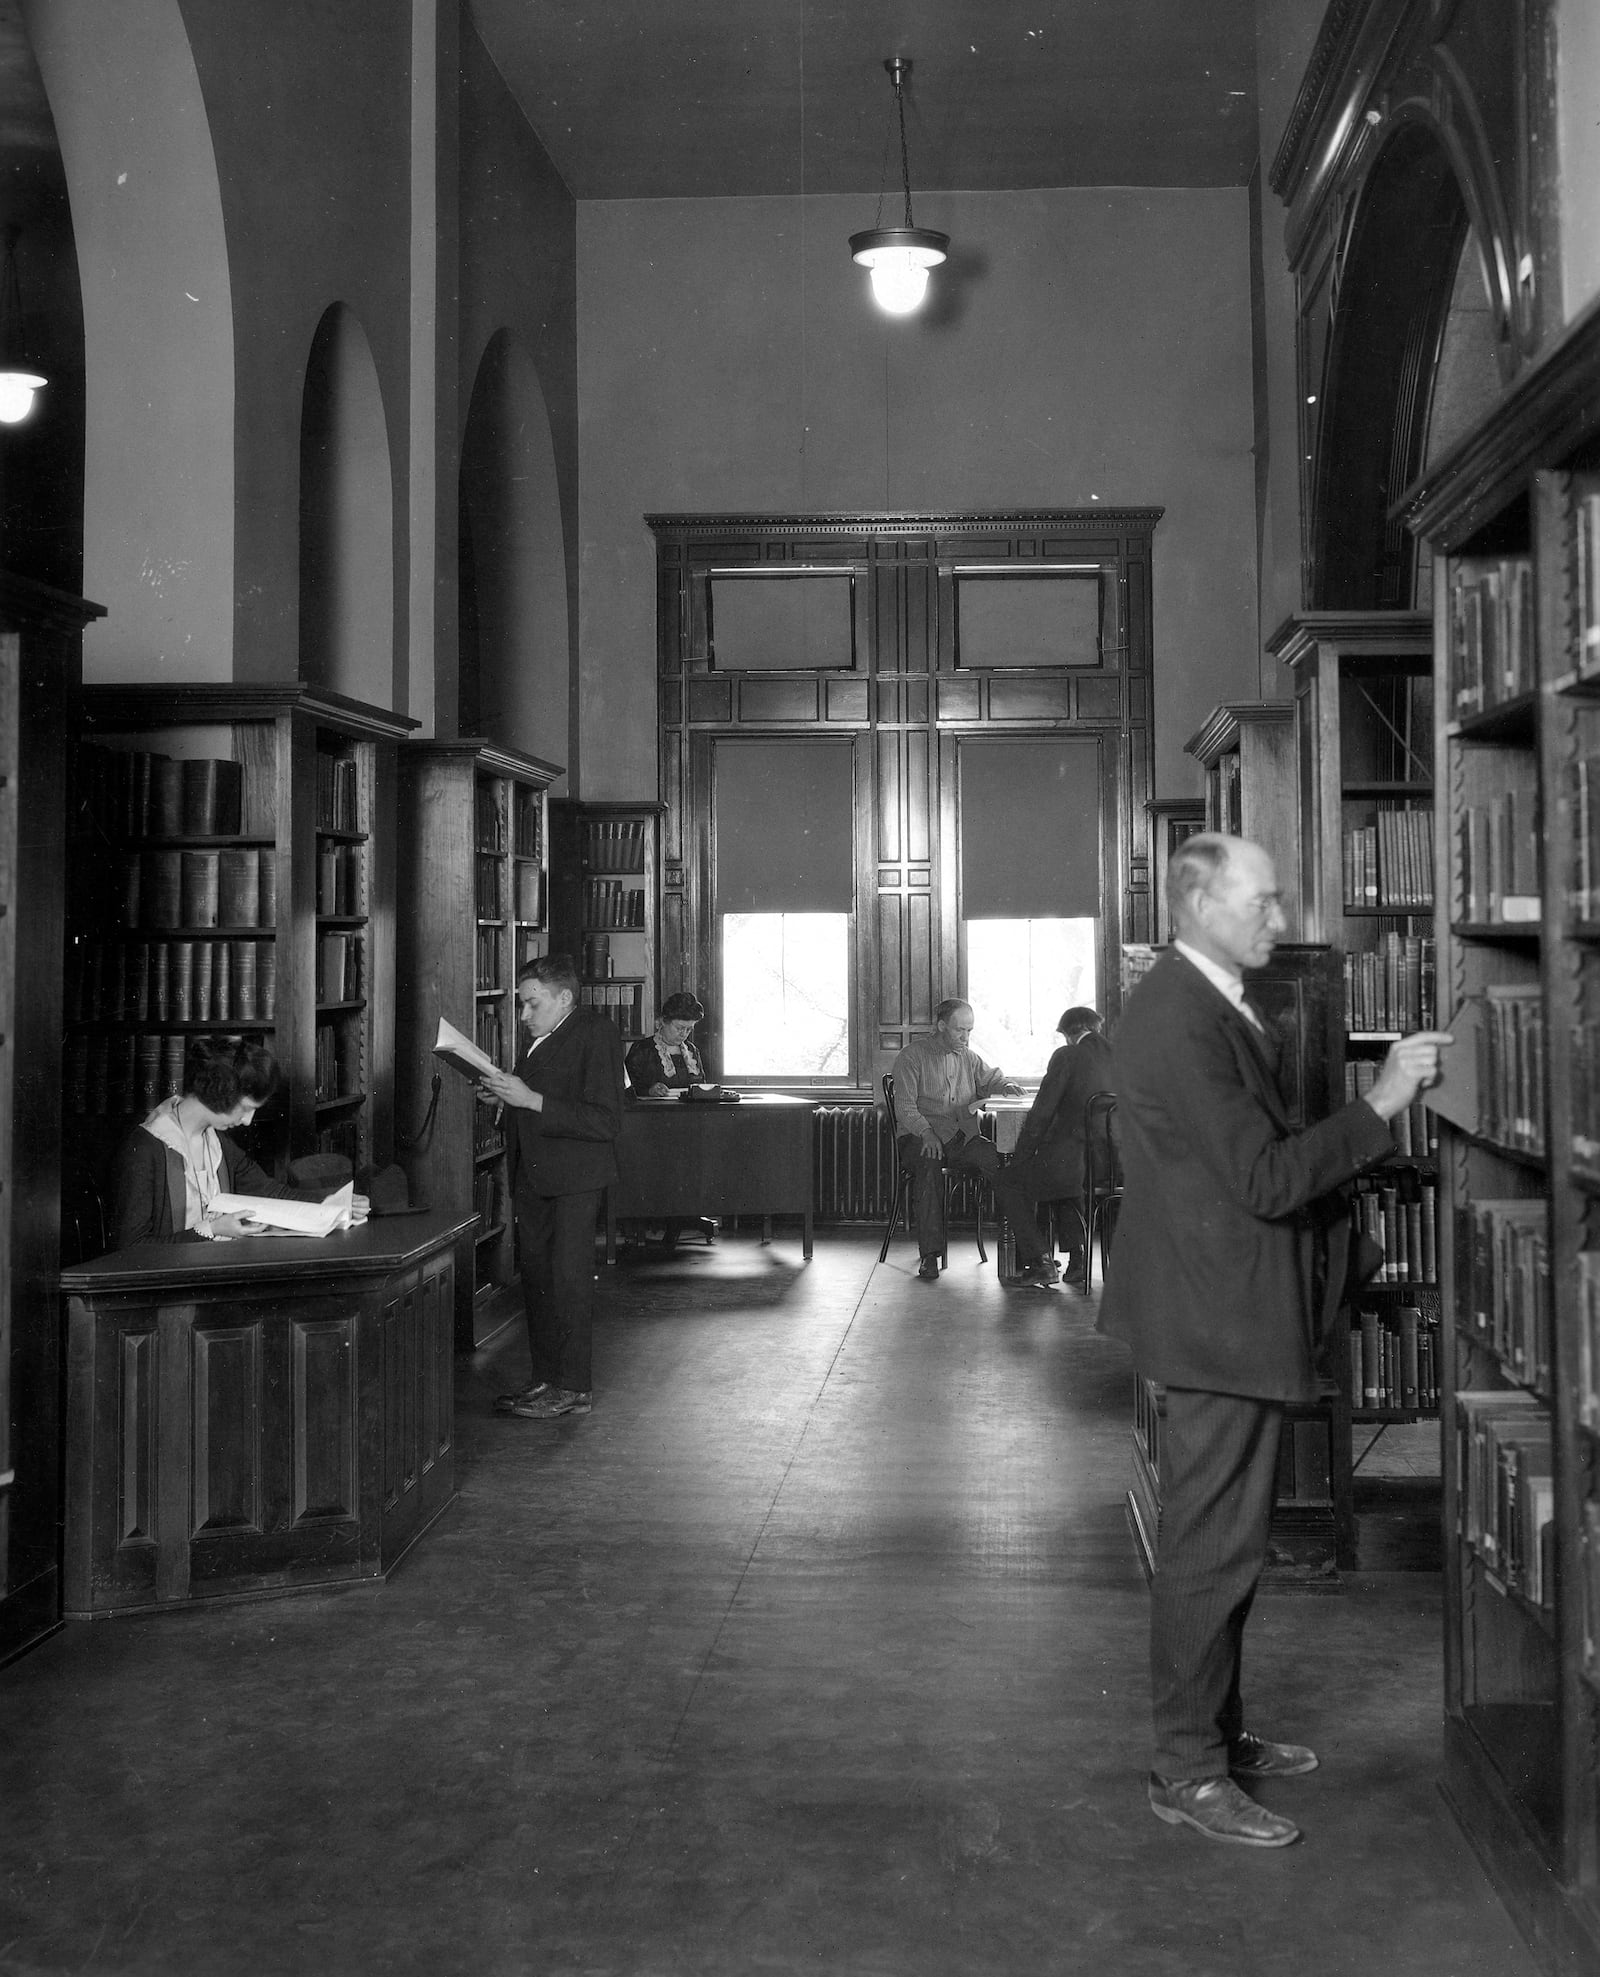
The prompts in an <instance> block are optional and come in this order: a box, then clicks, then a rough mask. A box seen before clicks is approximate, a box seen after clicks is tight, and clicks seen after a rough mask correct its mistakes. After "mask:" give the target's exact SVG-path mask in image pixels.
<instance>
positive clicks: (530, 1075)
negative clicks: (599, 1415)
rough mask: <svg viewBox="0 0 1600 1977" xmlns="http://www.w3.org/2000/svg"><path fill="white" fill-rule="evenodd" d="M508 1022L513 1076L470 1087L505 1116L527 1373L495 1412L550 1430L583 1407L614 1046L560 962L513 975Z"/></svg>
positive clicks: (613, 1115) (608, 1150) (589, 1389)
mask: <svg viewBox="0 0 1600 1977" xmlns="http://www.w3.org/2000/svg"><path fill="white" fill-rule="evenodd" d="M517 1020H518V1022H519V1023H520V1024H521V1026H522V1029H523V1032H524V1034H525V1037H526V1043H525V1046H524V1048H523V1050H522V1052H521V1054H520V1055H519V1057H518V1059H517V1068H516V1071H515V1072H514V1073H511V1072H506V1071H498V1070H496V1071H484V1072H482V1073H480V1088H481V1090H482V1091H483V1094H484V1096H485V1097H486V1098H490V1099H494V1100H495V1101H497V1102H498V1103H499V1104H501V1105H503V1106H504V1107H505V1108H506V1113H505V1126H506V1147H507V1162H508V1165H509V1167H510V1170H511V1196H512V1200H513V1202H514V1203H515V1206H516V1213H517V1242H518V1247H519V1249H520V1251H521V1257H522V1291H523V1297H524V1300H525V1302H526V1306H527V1316H528V1353H529V1358H530V1359H531V1361H532V1368H531V1372H530V1375H529V1384H528V1385H527V1386H526V1387H524V1388H522V1389H521V1391H520V1392H517V1393H510V1394H502V1395H501V1396H500V1398H499V1399H498V1400H497V1401H496V1402H495V1406H496V1407H497V1408H498V1409H499V1410H500V1412H501V1413H503V1414H515V1415H517V1416H518V1417H519V1419H521V1420H524V1421H554V1420H558V1419H560V1418H561V1417H562V1416H563V1415H567V1414H587V1413H588V1412H589V1409H590V1406H591V1404H592V1396H593V1378H592V1375H591V1372H590V1330H591V1324H592V1320H593V1315H594V1230H595V1220H596V1217H597V1216H598V1214H599V1210H600V1199H601V1196H602V1195H603V1194H604V1192H605V1190H606V1188H607V1187H608V1186H609V1185H610V1183H611V1182H612V1181H613V1180H615V1179H616V1175H617V1154H616V1141H617V1135H618V1134H619V1133H620V1132H621V1131H622V1086H623V1077H622V1038H621V1036H620V1035H619V1034H618V1032H617V1027H616V1025H615V1024H614V1023H613V1022H612V1021H611V1019H610V1018H609V1017H607V1016H602V1015H601V1014H600V1012H599V1011H598V1010H595V1009H585V1008H581V1007H580V1006H579V1004H578V976H577V971H576V970H575V969H574V967H573V965H572V961H571V958H570V956H568V955H565V954H546V955H542V956H540V958H539V959H538V960H537V961H531V962H529V964H528V965H527V967H525V968H524V969H523V970H522V972H521V974H520V975H519V976H518V977H517Z"/></svg>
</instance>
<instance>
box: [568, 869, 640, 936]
mask: <svg viewBox="0 0 1600 1977" xmlns="http://www.w3.org/2000/svg"><path fill="white" fill-rule="evenodd" d="M583 923H584V925H585V926H586V927H642V926H643V925H644V889H643V887H641V886H625V885H623V884H622V882H621V881H620V880H619V879H589V880H587V881H586V882H585V884H584V888H583Z"/></svg>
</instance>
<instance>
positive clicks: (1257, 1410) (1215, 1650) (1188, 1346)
mask: <svg viewBox="0 0 1600 1977" xmlns="http://www.w3.org/2000/svg"><path fill="white" fill-rule="evenodd" d="M1168 885H1169V891H1170V896H1171V900H1172V908H1173V925H1174V929H1175V940H1174V943H1173V946H1172V948H1171V949H1169V950H1168V951H1167V952H1166V953H1165V954H1164V955H1163V956H1162V957H1161V959H1160V960H1159V961H1158V962H1157V963H1156V965H1155V967H1154V968H1153V969H1152V970H1151V971H1150V973H1149V974H1148V975H1147V976H1146V977H1145V978H1144V980H1143V981H1142V982H1140V984H1139V985H1138V987H1137V988H1136V989H1135V990H1134V992H1133V994H1132V996H1131V997H1130V998H1129V1001H1128V1005H1127V1008H1126V1010H1125V1011H1124V1013H1123V1017H1122V1022H1121V1026H1120V1028H1119V1031H1118V1035H1117V1042H1116V1049H1115V1053H1114V1063H1115V1085H1116V1092H1117V1111H1118V1117H1119V1119H1120V1120H1121V1138H1122V1157H1123V1173H1124V1194H1123V1201H1122V1217H1121V1222H1120V1225H1119V1227H1118V1231H1117V1242H1116V1248H1115V1250H1114V1251H1113V1253H1112V1257H1111V1262H1110V1267H1109V1269H1108V1271H1107V1278H1106V1291H1105V1301H1104V1305H1103V1307H1102V1311H1101V1316H1100V1329H1101V1330H1102V1331H1104V1332H1108V1333H1109V1334H1110V1335H1111V1336H1112V1337H1113V1338H1119V1339H1124V1340H1126V1341H1127V1343H1128V1344H1129V1345H1130V1346H1131V1347H1132V1348H1133V1356H1134V1363H1135V1365H1136V1366H1137V1368H1138V1370H1139V1371H1140V1373H1142V1374H1144V1375H1146V1376H1147V1377H1148V1378H1150V1379H1153V1380H1158V1381H1160V1382H1161V1383H1162V1384H1163V1385H1164V1386H1165V1388H1166V1390H1167V1412H1166V1418H1165V1421H1164V1424H1163V1434H1162V1445H1161V1528H1160V1536H1159V1540H1158V1544H1157V1560H1156V1573H1155V1579H1154V1581H1153V1583H1152V1586H1151V1601H1150V1672H1151V1689H1152V1701H1153V1705H1154V1712H1153V1713H1154V1726H1155V1756H1154V1760H1153V1763H1152V1767H1151V1775H1150V1785H1149V1794H1150V1805H1151V1809H1152V1810H1153V1811H1154V1812H1155V1814H1156V1816H1157V1817H1158V1818H1160V1819H1163V1820H1166V1821H1168V1822H1169V1823H1173V1824H1184V1825H1188V1826H1192V1827H1194V1828H1196V1829H1197V1830H1198V1831H1199V1832H1201V1833H1204V1834H1205V1835H1206V1836H1207V1837H1208V1838H1210V1839H1215V1840H1228V1841H1233V1842H1235V1843H1238V1844H1241V1845H1245V1846H1258V1847H1278V1846H1287V1845H1289V1844H1290V1842H1291V1841H1293V1840H1296V1839H1298V1838H1299V1829H1298V1828H1297V1827H1296V1826H1295V1825H1294V1824H1293V1823H1292V1822H1291V1821H1290V1820H1288V1819H1284V1818H1281V1817H1280V1816H1279V1815H1278V1814H1277V1813H1274V1812H1270V1811H1268V1810H1267V1809H1266V1808H1265V1807H1264V1806H1260V1805H1258V1804H1256V1802H1255V1801H1254V1800H1253V1799H1251V1798H1249V1797H1248V1796H1247V1795H1246V1794H1245V1793H1244V1792H1243V1791H1241V1790H1240V1788H1239V1786H1238V1784H1237V1783H1236V1782H1235V1780H1236V1779H1238V1778H1246V1779H1252V1778H1267V1777H1279V1776H1290V1775H1293V1774H1295V1773H1298V1772H1305V1771H1310V1770H1313V1769H1315V1767H1316V1763H1317V1759H1316V1756H1315V1755H1314V1753H1313V1752H1311V1751H1309V1750H1307V1749H1306V1748H1305V1747H1304V1746H1303V1745H1300V1744H1278V1743H1271V1742H1269V1741H1267V1740H1266V1739H1265V1738H1263V1737H1259V1736H1257V1735H1255V1734H1254V1733H1253V1732H1252V1731H1251V1730H1249V1729H1248V1728H1247V1727H1246V1725H1245V1721H1244V1714H1243V1708H1242V1704H1241V1701H1240V1693H1239V1669H1240V1649H1241V1645H1242V1641H1243V1634H1244V1625H1245V1620H1246V1618H1247V1617H1248V1615H1249V1612H1250V1605H1251V1601H1252V1600H1253V1598H1254V1596H1255V1589H1256V1583H1257V1580H1258V1579H1259V1577H1260V1575H1261V1569H1262V1566H1263V1565H1264V1563H1265V1562H1266V1552H1267V1532H1268V1526H1269V1524H1270V1521H1271V1516H1272V1499H1273V1483H1274V1477H1275V1474H1276V1470H1277V1458H1278V1437H1279V1430H1280V1428H1281V1426H1282V1422H1283V1413H1284V1409H1285V1407H1286V1406H1287V1405H1288V1404H1290V1403H1291V1402H1298V1401H1309V1400H1314V1399H1315V1398H1316V1394H1317V1381H1316V1377H1315V1374H1314V1372H1313V1359H1314V1355H1315V1351H1316V1347H1317V1343H1318V1341H1317V1339H1316V1337H1315V1332H1316V1328H1317V1319H1318V1311H1317V1309H1316V1298H1315V1295H1314V1281H1315V1264H1316V1257H1315V1245H1316V1240H1317V1237H1316V1229H1315V1226H1314V1222H1315V1217H1314V1216H1313V1214H1312V1212H1311V1211H1312V1209H1313V1205H1314V1204H1315V1203H1316V1202H1317V1201H1318V1199H1319V1197H1322V1196H1326V1195H1327V1194H1329V1193H1330V1191H1332V1190H1334V1189H1336V1188H1338V1187H1339V1185H1340V1184H1341V1183H1342V1182H1344V1181H1346V1180H1348V1179H1349V1178H1350V1177H1351V1176H1352V1175H1354V1174H1356V1173H1358V1172H1359V1171H1360V1170H1361V1169H1362V1168H1363V1167H1366V1166H1369V1165H1370V1164H1371V1163H1372V1162H1374V1161H1376V1160H1381V1159H1382V1158H1383V1156H1384V1155H1385V1154H1386V1153H1388V1152H1389V1151H1391V1149H1392V1145H1393V1140H1392V1137H1391V1134H1390V1131H1389V1124H1388V1122H1389V1121H1390V1120H1391V1119H1393V1118H1394V1117H1395V1115H1396V1114H1397V1113H1398V1112H1401V1111H1402V1110H1404V1108H1405V1107H1406V1106H1408V1105H1409V1104H1410V1103H1411V1101H1412V1100H1413V1099H1414V1098H1415V1097H1416V1095H1417V1092H1418V1091H1419V1090H1420V1089H1421V1088H1422V1087H1423V1086H1424V1085H1426V1084H1428V1083H1429V1082H1431V1081H1432V1079H1433V1078H1434V1077H1436V1076H1437V1073H1438V1060H1439V1045H1440V1043H1441V1042H1444V1041H1447V1039H1445V1038H1443V1037H1441V1036H1440V1035H1438V1034H1437V1033H1432V1032H1419V1033H1418V1034H1417V1035H1415V1036H1411V1037H1407V1038H1405V1039H1403V1040H1402V1041H1401V1042H1400V1043H1397V1044H1395V1045H1394V1047H1393V1048H1392V1049H1391V1050H1390V1052H1389V1055H1388V1058H1387V1059H1386V1060H1385V1063H1384V1065H1383V1068H1382V1070H1381V1072H1380V1073H1379V1076H1378V1080H1377V1082H1376V1083H1375V1084H1374V1085H1373V1087H1372V1090H1371V1091H1370V1092H1368V1093H1367V1095H1366V1096H1365V1097H1364V1098H1361V1099H1358V1100H1356V1102H1355V1103H1354V1104H1351V1105H1347V1106H1345V1107H1344V1109H1343V1110H1342V1111H1340V1112H1336V1113H1335V1114H1334V1115H1333V1117H1332V1118H1330V1119H1325V1120H1323V1121H1322V1122H1321V1123H1319V1124H1317V1125H1313V1126H1309V1127H1307V1128H1305V1129H1304V1130H1303V1131H1299V1132H1296V1131H1295V1130H1294V1129H1293V1128H1292V1127H1291V1125H1290V1122H1289V1117H1288V1113H1287V1111H1286V1110H1285V1107H1284V1103H1283V1098H1282V1095H1281V1093H1280V1091H1279V1088H1278V1083H1277V1079H1276V1076H1275V1062H1276V1060H1275V1052H1274V1049H1273V1046H1272V1044H1271V1042H1270V1040H1269V1039H1268V1037H1267V1036H1266V1034H1265V1032H1264V1030H1263V1028H1262V1025H1261V1021H1260V1017H1259V1016H1258V1014H1257V1013H1256V1012H1255V1011H1254V1010H1252V1008H1251V1007H1250V1004H1249V1002H1248V1000H1247V999H1246V996H1245V992H1244V980H1243V975H1244V971H1245V969H1247V968H1259V967H1261V966H1263V965H1264V964H1265V963H1266V961H1267V960H1268V959H1269V957H1270V956H1271V953H1272V949H1273V946H1274V945H1275V943H1276V941H1277V939H1278V937H1279V936H1280V935H1281V934H1282V932H1283V930H1284V926H1285V920H1284V915H1283V909H1282V906H1281V904H1280V902H1279V894H1278V886H1277V878H1276V876H1275V874H1274V871H1273V865H1272V860H1271V859H1270V858H1269V857H1268V856H1267V854H1266V852H1264V851H1263V850H1262V849H1261V847H1260V846H1259V845H1256V844H1251V843H1249V842H1247V841H1246V840H1244V839H1242V838H1230V837H1222V836H1218V835H1213V834H1210V833H1206V834H1202V835H1200V836H1196V837H1192V838H1190V839H1188V841H1187V842H1186V843H1184V844H1183V845H1181V846H1180V847H1179V849H1178V850H1177V852H1176V853H1175V854H1174V855H1173V859H1172V863H1171V866H1170V868H1169V879H1168Z"/></svg>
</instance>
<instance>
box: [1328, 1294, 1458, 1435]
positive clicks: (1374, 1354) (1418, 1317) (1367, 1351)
mask: <svg viewBox="0 0 1600 1977" xmlns="http://www.w3.org/2000/svg"><path fill="white" fill-rule="evenodd" d="M1441 1363H1442V1362H1441V1346H1440V1340H1439V1324H1438V1320H1437V1319H1433V1318H1426V1317H1424V1316H1423V1313H1422V1310H1421V1307H1420V1306H1418V1305H1414V1304H1400V1305H1396V1306H1395V1307H1394V1308H1393V1309H1392V1310H1390V1311H1386V1312H1381V1311H1378V1310H1376V1309H1371V1308H1369V1309H1367V1310H1363V1311H1360V1312H1358V1313H1357V1316H1356V1318H1355V1320H1354V1322H1353V1323H1352V1324H1351V1327H1350V1405H1351V1406H1352V1407H1353V1408H1354V1409H1355V1410H1356V1411H1357V1412H1358V1413H1362V1412H1365V1413H1385V1414H1389V1413H1403V1412H1411V1411H1415V1412H1417V1413H1419V1414H1428V1413H1437V1412H1438V1410H1439V1373H1440V1367H1441Z"/></svg>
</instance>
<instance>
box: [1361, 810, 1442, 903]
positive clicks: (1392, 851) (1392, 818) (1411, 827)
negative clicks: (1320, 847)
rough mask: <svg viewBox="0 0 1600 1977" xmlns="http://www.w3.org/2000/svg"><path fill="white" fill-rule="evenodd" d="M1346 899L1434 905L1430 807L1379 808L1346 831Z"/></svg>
mask: <svg viewBox="0 0 1600 1977" xmlns="http://www.w3.org/2000/svg"><path fill="white" fill-rule="evenodd" d="M1343 856H1344V903H1345V905H1346V906H1347V907H1358V908H1359V907H1369V908H1372V909H1375V910H1377V911H1380V912H1393V913H1417V912H1431V911H1432V910H1433V812H1432V811H1431V810H1380V811H1379V812H1378V817H1377V821H1376V823H1372V824H1353V825H1351V826H1350V827H1349V828H1348V829H1347V830H1346V831H1345V834H1344V847H1343Z"/></svg>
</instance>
